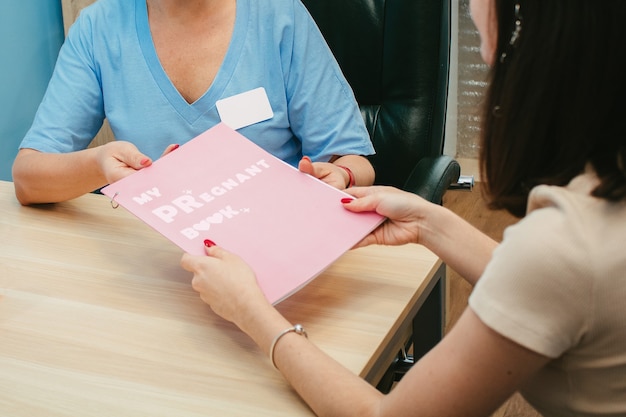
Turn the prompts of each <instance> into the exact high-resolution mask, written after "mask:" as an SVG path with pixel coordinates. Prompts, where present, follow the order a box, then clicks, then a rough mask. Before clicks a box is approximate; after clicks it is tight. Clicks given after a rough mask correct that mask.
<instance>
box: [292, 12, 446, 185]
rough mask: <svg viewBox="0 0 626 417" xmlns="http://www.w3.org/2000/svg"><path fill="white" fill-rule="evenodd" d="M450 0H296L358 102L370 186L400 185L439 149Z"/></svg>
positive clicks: (442, 117)
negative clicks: (369, 152)
mask: <svg viewBox="0 0 626 417" xmlns="http://www.w3.org/2000/svg"><path fill="white" fill-rule="evenodd" d="M449 1H450V0H303V3H304V4H305V6H306V7H307V8H308V10H309V12H310V13H311V15H312V16H313V18H314V19H315V21H316V23H317V24H318V26H319V28H320V30H321V31H322V33H323V35H324V37H325V38H326V41H327V42H328V44H329V46H330V48H331V50H332V51H333V53H334V55H335V57H336V58H337V60H338V62H339V64H340V66H341V68H342V70H343V72H344V74H345V76H346V78H347V79H348V82H349V83H350V85H351V86H352V88H353V90H354V92H355V95H356V98H357V101H358V102H359V105H360V108H361V113H362V115H363V118H364V119H365V122H366V125H367V129H368V131H369V133H370V137H371V139H372V142H373V144H374V147H375V149H376V152H377V154H376V155H375V156H373V157H371V159H370V160H371V162H372V164H373V165H374V168H375V170H376V184H385V185H393V186H396V187H399V188H406V187H405V183H406V181H407V178H409V175H410V174H411V172H412V171H413V170H414V168H415V167H416V165H417V163H418V162H419V161H420V159H422V158H424V157H437V156H440V155H441V154H442V152H443V140H444V131H445V120H446V117H445V115H446V103H447V91H448V73H449V47H450V44H449V39H450V35H449V31H450V23H449V19H450V10H449V9H450V6H449ZM450 160H451V159H450ZM448 162H450V161H448ZM453 162H454V163H455V164H456V161H453ZM457 168H458V164H457ZM456 177H457V178H458V173H456ZM449 182H450V181H448V184H445V187H447V185H449Z"/></svg>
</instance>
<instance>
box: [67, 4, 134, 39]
mask: <svg viewBox="0 0 626 417" xmlns="http://www.w3.org/2000/svg"><path fill="white" fill-rule="evenodd" d="M135 7H136V2H135V1H134V0H98V1H96V2H94V3H92V4H90V5H89V6H86V7H85V8H83V9H81V11H80V13H79V14H78V17H77V18H76V21H75V23H74V24H73V25H72V29H71V30H78V29H81V30H85V29H87V28H90V29H91V30H95V29H97V28H100V29H101V30H105V29H106V30H108V31H113V30H116V27H117V25H118V24H119V23H120V22H121V21H124V20H125V19H126V18H133V16H134V11H135ZM107 28H108V29H107Z"/></svg>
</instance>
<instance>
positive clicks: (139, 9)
mask: <svg viewBox="0 0 626 417" xmlns="http://www.w3.org/2000/svg"><path fill="white" fill-rule="evenodd" d="M248 1H249V0H237V6H236V17H235V27H234V29H233V35H232V38H231V40H230V44H229V46H228V51H227V52H226V55H225V56H224V61H223V62H222V65H221V66H220V68H219V70H218V71H217V74H216V75H215V79H214V80H213V83H212V84H211V85H210V86H209V89H208V90H207V91H205V92H204V94H203V95H202V96H201V97H200V98H199V99H198V100H196V101H195V102H193V103H191V104H190V103H188V102H187V100H185V98H184V97H183V96H182V95H181V94H180V93H179V91H178V90H177V89H176V87H175V86H174V84H173V83H172V81H171V80H170V79H169V77H168V76H167V73H166V72H165V70H164V69H163V66H162V65H161V61H159V57H158V55H157V53H156V48H155V47H154V42H153V40H152V34H151V32H150V23H149V21H148V4H147V1H146V0H135V24H136V28H137V37H138V39H139V45H140V47H141V51H142V53H143V56H144V59H145V60H146V63H147V65H148V68H149V69H150V72H151V73H152V77H153V78H154V81H155V82H156V84H157V85H158V86H159V88H160V89H161V91H162V93H163V95H164V96H165V98H166V99H167V100H168V102H169V103H170V105H171V106H172V107H174V109H175V110H176V111H177V112H178V113H179V114H180V115H181V117H183V118H184V119H185V120H186V121H187V123H189V124H190V125H191V124H194V123H195V122H196V121H197V120H198V119H199V118H200V117H201V116H202V115H203V114H205V113H206V112H207V111H209V110H211V109H212V108H213V107H214V106H215V101H216V100H219V99H220V98H221V96H222V93H223V91H224V89H225V88H226V86H227V85H228V82H229V81H230V78H231V76H232V74H233V73H234V71H235V67H236V66H237V62H238V61H239V55H240V54H241V51H242V50H243V44H244V40H245V38H246V33H247V29H248V11H249V7H248Z"/></svg>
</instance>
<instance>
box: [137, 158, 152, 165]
mask: <svg viewBox="0 0 626 417" xmlns="http://www.w3.org/2000/svg"><path fill="white" fill-rule="evenodd" d="M148 162H150V159H149V158H144V159H142V160H141V162H139V163H140V164H141V165H147V164H148Z"/></svg>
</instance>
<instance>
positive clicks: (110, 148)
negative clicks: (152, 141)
mask: <svg viewBox="0 0 626 417" xmlns="http://www.w3.org/2000/svg"><path fill="white" fill-rule="evenodd" d="M96 149H98V154H97V156H96V160H97V163H98V165H99V167H100V171H101V172H102V175H103V176H104V178H105V179H106V183H107V184H112V183H114V182H115V181H118V180H120V179H122V178H124V177H127V176H129V175H130V174H132V173H134V172H136V171H138V170H140V169H142V168H146V167H149V166H150V165H152V160H151V159H150V158H148V157H147V156H146V155H144V154H142V153H141V152H139V149H137V147H136V146H135V145H133V144H132V143H130V142H125V141H117V140H116V141H112V142H108V143H106V144H104V145H102V146H99V147H98V148H96Z"/></svg>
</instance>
